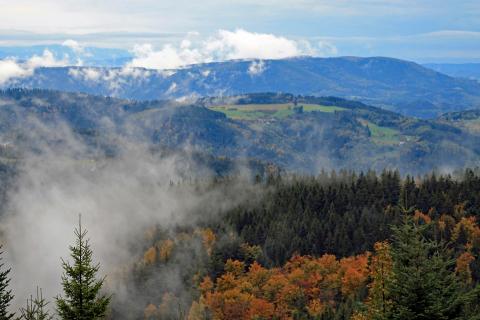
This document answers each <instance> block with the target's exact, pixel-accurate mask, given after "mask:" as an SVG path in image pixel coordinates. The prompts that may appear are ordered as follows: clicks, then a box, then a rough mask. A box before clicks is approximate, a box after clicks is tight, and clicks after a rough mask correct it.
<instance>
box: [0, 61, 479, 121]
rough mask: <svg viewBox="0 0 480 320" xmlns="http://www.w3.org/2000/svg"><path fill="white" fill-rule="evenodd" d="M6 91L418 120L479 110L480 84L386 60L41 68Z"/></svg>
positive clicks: (411, 64)
mask: <svg viewBox="0 0 480 320" xmlns="http://www.w3.org/2000/svg"><path fill="white" fill-rule="evenodd" d="M4 87H25V88H41V89H52V90H61V91H71V92H76V91H80V92H85V93H89V94H95V95H104V96H114V97H118V98H124V99H136V100H153V99H179V98H180V99H186V98H198V97H205V96H230V95H239V94H248V93H256V92H279V93H282V92H283V93H292V94H298V95H312V96H337V97H343V98H346V99H350V100H357V101H362V102H365V103H367V104H370V105H375V106H379V107H383V108H386V109H389V110H392V111H396V112H400V113H402V114H405V115H409V116H415V117H420V118H434V117H436V116H438V115H440V114H442V113H445V112H452V111H461V110H465V109H474V108H478V107H480V83H478V82H476V81H472V80H468V79H459V78H453V77H450V76H447V75H445V74H442V73H439V72H436V71H434V70H431V69H428V68H425V67H423V66H421V65H418V64H416V63H413V62H408V61H403V60H398V59H393V58H383V57H372V58H358V57H340V58H313V57H299V58H291V59H282V60H253V61H251V60H249V61H243V60H242V61H226V62H215V63H206V64H198V65H191V66H188V67H185V68H181V69H177V70H162V71H159V70H147V69H128V68H127V69H126V68H93V67H64V68H39V69H37V70H36V71H35V73H34V74H33V76H31V77H27V78H17V79H15V80H13V81H10V82H9V83H7V84H6V85H5V86H4Z"/></svg>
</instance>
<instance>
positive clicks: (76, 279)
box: [56, 219, 110, 320]
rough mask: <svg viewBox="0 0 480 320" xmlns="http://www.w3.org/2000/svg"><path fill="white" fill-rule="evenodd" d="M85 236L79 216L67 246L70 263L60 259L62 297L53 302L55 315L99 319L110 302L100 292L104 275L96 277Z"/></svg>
mask: <svg viewBox="0 0 480 320" xmlns="http://www.w3.org/2000/svg"><path fill="white" fill-rule="evenodd" d="M86 235H87V231H86V230H82V223H81V219H80V221H79V227H78V229H75V236H76V244H75V246H70V252H71V253H70V256H71V258H72V259H73V264H70V263H68V262H66V261H64V260H63V259H62V266H63V269H64V274H63V276H62V286H63V291H64V293H65V298H63V297H57V298H56V304H57V311H58V314H59V316H60V317H61V318H62V319H64V320H94V319H103V318H104V317H105V315H106V310H107V307H108V305H109V303H110V297H109V296H106V295H100V289H101V288H102V285H103V282H104V280H105V278H103V279H100V280H98V279H96V274H97V272H98V270H99V268H100V265H99V264H96V265H94V264H93V262H92V249H91V248H90V244H89V240H88V239H86Z"/></svg>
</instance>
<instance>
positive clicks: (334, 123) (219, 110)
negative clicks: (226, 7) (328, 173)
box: [0, 90, 480, 173]
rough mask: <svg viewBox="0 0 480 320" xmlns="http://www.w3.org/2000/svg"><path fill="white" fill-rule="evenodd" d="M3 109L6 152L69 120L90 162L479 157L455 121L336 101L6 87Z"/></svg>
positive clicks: (411, 161) (387, 163) (374, 164)
mask: <svg viewBox="0 0 480 320" xmlns="http://www.w3.org/2000/svg"><path fill="white" fill-rule="evenodd" d="M0 102H1V103H2V105H3V108H2V110H1V111H2V112H1V113H0V117H1V119H2V121H1V123H2V124H3V125H2V126H1V127H0V129H1V133H2V137H3V143H4V145H7V146H8V148H5V149H4V150H3V149H2V150H3V151H2V152H3V153H4V155H5V154H10V155H11V154H15V152H14V151H13V150H14V149H15V148H16V149H18V148H20V149H22V148H34V147H37V146H38V145H41V144H40V143H39V140H42V139H43V140H45V141H43V142H49V143H50V144H53V145H57V144H58V143H59V142H58V141H59V140H58V139H60V141H61V139H62V137H58V134H57V133H56V132H58V130H59V129H58V124H59V123H66V124H68V126H69V127H71V128H72V129H73V132H74V133H75V134H77V135H78V136H79V137H80V138H81V139H82V140H83V141H84V142H85V143H86V144H87V145H88V146H90V148H91V152H92V155H93V154H98V152H99V151H101V152H102V153H103V154H107V155H108V154H114V153H115V150H116V146H117V145H118V143H119V141H121V140H122V139H127V140H129V141H133V142H135V143H142V144H145V143H146V144H148V145H151V146H152V147H155V148H156V149H161V150H172V151H175V150H177V151H180V150H186V149H188V150H191V151H192V150H193V151H194V152H198V153H200V154H205V155H209V156H210V155H211V156H213V157H215V158H220V159H232V160H242V161H244V160H247V161H250V160H252V159H254V160H256V161H260V162H264V163H272V164H275V165H277V166H279V167H281V168H284V169H286V170H289V171H297V172H312V173H313V172H319V170H321V169H334V168H353V169H364V170H367V169H376V170H381V169H383V168H387V167H388V168H400V169H402V170H406V171H409V172H416V173H421V172H426V171H429V170H431V168H438V169H444V168H451V167H458V166H460V167H463V166H468V165H473V164H475V163H477V161H478V160H479V159H480V139H478V138H479V136H478V135H479V133H478V132H475V131H469V130H466V129H465V128H464V127H463V126H460V125H459V124H458V123H457V122H455V121H451V120H449V119H445V118H442V119H440V120H438V121H436V120H435V121H433V120H429V121H426V120H418V119H414V118H409V117H405V116H402V115H399V114H397V113H394V112H390V111H385V110H382V109H379V108H375V107H371V106H367V105H365V104H362V103H359V102H354V101H348V100H343V99H340V98H333V97H324V98H319V97H304V96H294V95H286V94H285V95H278V94H251V95H244V96H239V97H229V98H205V99H200V100H198V101H197V102H195V103H193V104H179V103H178V102H169V101H145V102H134V101H128V100H120V99H114V98H103V97H96V96H90V95H86V94H78V93H75V94H70V93H61V92H55V91H42V90H34V91H29V90H8V91H4V92H1V93H0ZM32 117H34V118H35V119H37V120H40V122H41V123H42V124H43V125H44V126H42V127H39V125H38V123H37V122H36V121H32ZM39 128H40V129H41V130H40V129H39ZM46 128H47V129H46ZM38 130H40V133H38V132H37V131H38ZM49 130H50V131H51V132H49ZM17 151H18V150H17ZM452 154H455V157H451V155H452ZM7 158H8V157H7Z"/></svg>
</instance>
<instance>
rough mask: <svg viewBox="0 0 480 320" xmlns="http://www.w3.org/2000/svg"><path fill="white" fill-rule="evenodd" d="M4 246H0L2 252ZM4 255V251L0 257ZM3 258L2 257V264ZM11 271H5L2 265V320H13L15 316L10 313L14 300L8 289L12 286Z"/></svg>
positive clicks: (0, 314) (0, 319)
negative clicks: (9, 309) (9, 308)
mask: <svg viewBox="0 0 480 320" xmlns="http://www.w3.org/2000/svg"><path fill="white" fill-rule="evenodd" d="M2 247H3V246H1V245H0V250H1V249H2ZM2 254H3V251H0V256H1V255H2ZM1 261H2V258H1V257H0V262H1ZM9 274H10V269H7V270H4V264H3V263H0V320H9V319H13V317H14V316H15V314H13V313H9V312H8V310H7V309H8V307H9V306H10V303H11V302H12V299H13V294H12V290H9V289H8V285H9V284H10V278H9Z"/></svg>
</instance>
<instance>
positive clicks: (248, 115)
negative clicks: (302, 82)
mask: <svg viewBox="0 0 480 320" xmlns="http://www.w3.org/2000/svg"><path fill="white" fill-rule="evenodd" d="M300 106H302V107H303V112H314V111H317V112H327V113H332V112H335V111H343V110H345V108H341V107H336V106H322V105H318V104H299V105H298V108H300ZM294 108H295V107H294V105H293V104H291V103H283V104H245V105H230V106H216V107H211V108H210V110H214V111H217V112H222V113H224V114H225V115H226V116H227V117H228V118H231V119H237V120H255V119H260V118H279V119H282V118H286V117H288V116H291V115H293V114H295V112H296V111H295V110H294Z"/></svg>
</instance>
